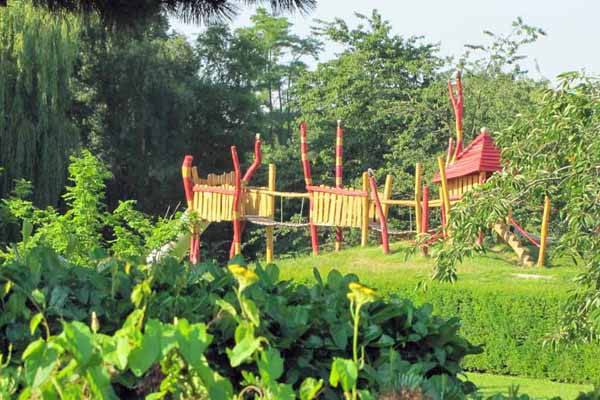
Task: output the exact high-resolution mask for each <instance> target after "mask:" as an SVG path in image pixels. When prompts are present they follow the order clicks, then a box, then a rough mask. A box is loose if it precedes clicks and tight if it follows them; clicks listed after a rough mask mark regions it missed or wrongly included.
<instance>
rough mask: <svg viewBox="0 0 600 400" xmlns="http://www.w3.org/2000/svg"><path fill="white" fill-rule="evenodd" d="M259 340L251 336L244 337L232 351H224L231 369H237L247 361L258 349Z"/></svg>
mask: <svg viewBox="0 0 600 400" xmlns="http://www.w3.org/2000/svg"><path fill="white" fill-rule="evenodd" d="M260 342H261V340H260V339H259V338H254V337H252V336H246V337H245V338H244V339H243V340H242V341H241V342H239V343H238V344H236V345H235V347H234V348H233V349H226V350H225V351H226V352H227V356H228V357H229V362H230V363H231V366H232V367H237V366H239V365H240V364H242V363H243V362H244V361H246V360H248V359H249V358H250V357H252V355H253V354H254V353H255V352H256V351H257V350H258V349H259V348H260Z"/></svg>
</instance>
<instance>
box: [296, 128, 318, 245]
mask: <svg viewBox="0 0 600 400" xmlns="http://www.w3.org/2000/svg"><path fill="white" fill-rule="evenodd" d="M300 154H301V157H302V169H303V171H304V183H305V184H306V187H307V190H308V186H311V185H312V173H311V171H310V160H309V158H308V142H307V140H306V122H302V123H301V124H300ZM309 195H310V198H309V214H308V215H309V217H308V223H309V225H310V243H311V245H312V253H313V255H315V256H316V255H317V254H319V235H318V232H317V226H316V225H315V223H314V211H315V204H314V197H315V195H314V193H313V192H311V191H309Z"/></svg>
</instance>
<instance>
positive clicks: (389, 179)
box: [382, 175, 394, 221]
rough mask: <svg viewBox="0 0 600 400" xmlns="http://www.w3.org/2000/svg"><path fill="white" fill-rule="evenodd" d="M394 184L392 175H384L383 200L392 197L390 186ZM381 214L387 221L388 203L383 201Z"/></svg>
mask: <svg viewBox="0 0 600 400" xmlns="http://www.w3.org/2000/svg"><path fill="white" fill-rule="evenodd" d="M393 184H394V177H393V176H392V175H388V176H386V177H385V185H384V186H383V200H384V201H385V200H389V199H391V198H392V186H393ZM382 208H383V215H384V216H385V219H386V221H387V217H388V214H389V212H390V205H389V204H385V202H384V203H383V206H382Z"/></svg>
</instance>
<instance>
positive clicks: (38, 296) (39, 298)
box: [31, 289, 46, 308]
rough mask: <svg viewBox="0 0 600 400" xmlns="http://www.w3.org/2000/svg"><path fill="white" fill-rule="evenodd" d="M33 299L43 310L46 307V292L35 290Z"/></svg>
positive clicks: (32, 295) (32, 294)
mask: <svg viewBox="0 0 600 400" xmlns="http://www.w3.org/2000/svg"><path fill="white" fill-rule="evenodd" d="M31 297H33V299H34V300H35V302H36V303H37V304H38V305H39V306H41V307H42V308H43V307H46V296H44V292H42V291H41V290H39V289H34V290H33V291H32V292H31Z"/></svg>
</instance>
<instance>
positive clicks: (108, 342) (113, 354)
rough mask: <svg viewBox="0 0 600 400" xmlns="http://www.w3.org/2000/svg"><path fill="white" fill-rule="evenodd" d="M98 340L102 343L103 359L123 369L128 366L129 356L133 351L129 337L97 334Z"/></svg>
mask: <svg viewBox="0 0 600 400" xmlns="http://www.w3.org/2000/svg"><path fill="white" fill-rule="evenodd" d="M96 342H98V343H100V351H101V354H100V355H101V357H102V359H103V360H104V361H105V362H107V363H109V364H112V365H114V366H116V367H117V368H118V369H119V370H121V371H123V370H125V368H127V358H128V357H129V353H130V352H131V346H130V345H129V339H128V338H127V337H125V336H123V335H115V336H112V337H111V336H106V335H101V334H97V335H96Z"/></svg>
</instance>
